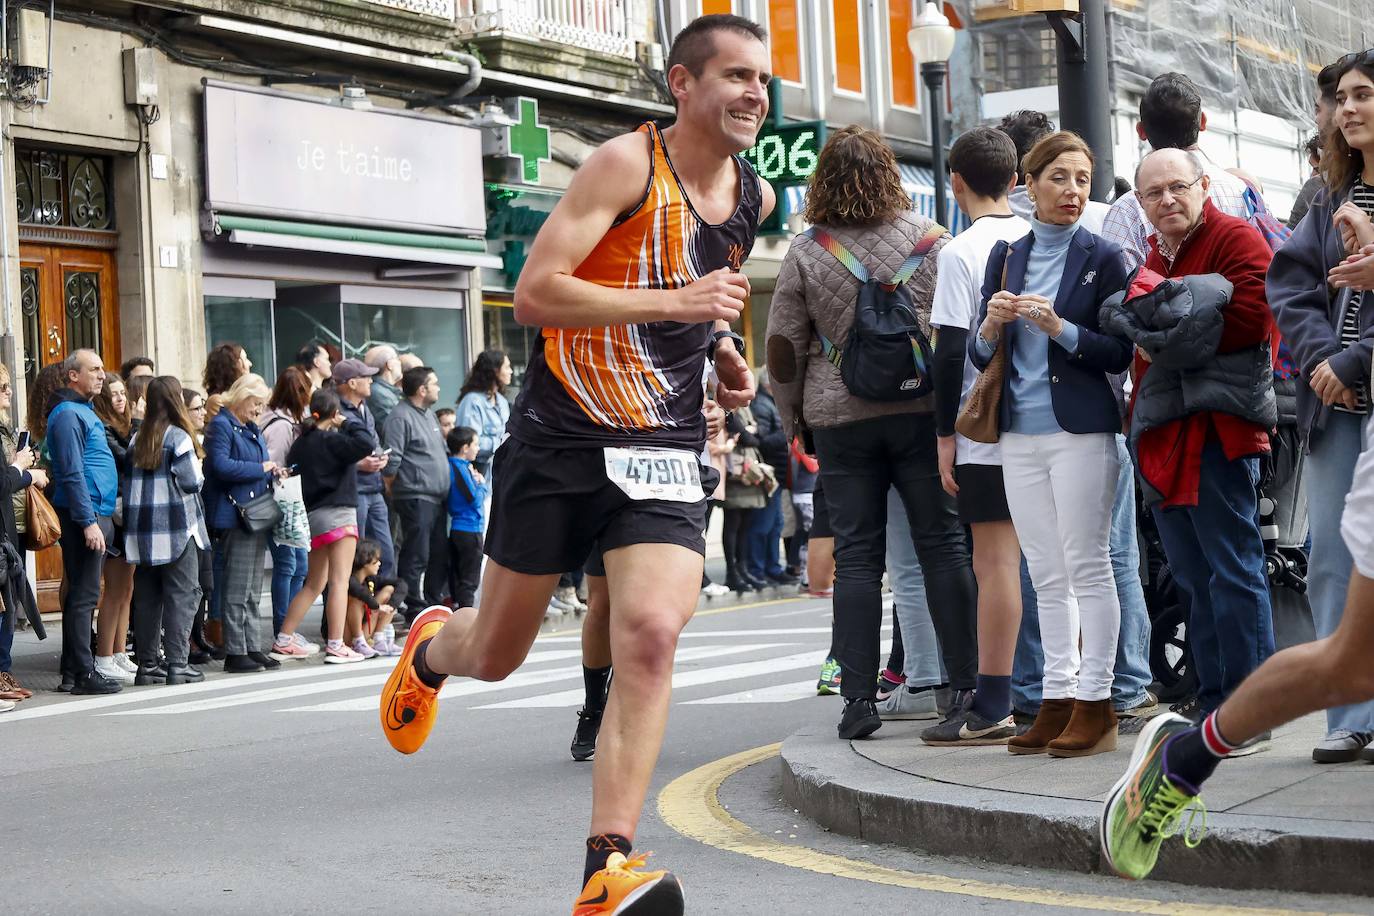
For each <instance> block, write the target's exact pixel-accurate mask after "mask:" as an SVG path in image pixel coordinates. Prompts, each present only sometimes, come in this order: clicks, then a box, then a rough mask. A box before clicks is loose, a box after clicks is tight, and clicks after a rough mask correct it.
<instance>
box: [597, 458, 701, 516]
mask: <svg viewBox="0 0 1374 916" xmlns="http://www.w3.org/2000/svg"><path fill="white" fill-rule="evenodd" d="M605 454H606V477H607V479H608V480H610V481H611V483H613V484H615V485H616V486H617V487H619V488H620V489H621V491H622V492H623V493H624V494H625V495H626V496H628V497H630V499H633V500H641V499H666V500H668V501H669V502H675V503H695V502H700V501H701V500H702V498H703V494H702V491H701V468H700V466H699V465H698V464H697V456H696V455H694V454H692V453H691V452H685V451H679V450H678V449H670V448H607V449H605Z"/></svg>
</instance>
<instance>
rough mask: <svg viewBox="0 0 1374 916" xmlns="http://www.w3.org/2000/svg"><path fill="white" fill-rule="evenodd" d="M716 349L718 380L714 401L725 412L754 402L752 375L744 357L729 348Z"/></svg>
mask: <svg viewBox="0 0 1374 916" xmlns="http://www.w3.org/2000/svg"><path fill="white" fill-rule="evenodd" d="M724 344H725V342H724V341H721V345H720V346H717V347H716V378H717V379H719V380H720V384H719V386H717V388H716V401H717V403H719V404H720V406H721V407H724V408H725V409H726V410H739V409H740V408H741V407H745V406H747V405H748V404H749V402H750V401H752V400H754V373H753V372H751V371H749V364H748V363H747V362H745V360H744V355H743V354H742V353H740V351H738V350H736V349H735V345H734V343H733V342H732V343H731V344H730V346H728V347H727V346H725V345H724Z"/></svg>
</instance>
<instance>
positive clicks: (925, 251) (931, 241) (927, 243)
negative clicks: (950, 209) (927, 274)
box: [883, 223, 949, 289]
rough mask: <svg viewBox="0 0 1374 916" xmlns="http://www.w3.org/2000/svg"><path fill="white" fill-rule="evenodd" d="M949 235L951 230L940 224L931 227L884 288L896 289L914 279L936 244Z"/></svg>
mask: <svg viewBox="0 0 1374 916" xmlns="http://www.w3.org/2000/svg"><path fill="white" fill-rule="evenodd" d="M948 234H949V230H948V229H946V228H945V227H944V226H941V225H940V224H939V223H936V224H935V225H933V226H931V227H930V229H928V230H927V231H926V234H925V235H923V236H921V240H920V241H919V242H917V243H916V247H915V248H914V249H912V251H911V254H910V255H908V256H907V259H906V260H905V261H903V262H902V266H901V267H899V268H897V272H896V273H895V274H893V275H892V279H891V280H889V281H888V282H887V283H884V284H883V286H885V287H887V288H888V289H896V288H897V287H899V286H901V285H902V284H903V283H905V282H906V281H908V280H910V279H911V278H912V277H914V276H915V275H916V271H918V270H920V269H921V265H922V264H924V263H925V260H926V256H927V255H929V254H930V252H931V249H933V248H934V247H935V243H936V242H938V241H940V239H942V238H944V237H945V236H946V235H948Z"/></svg>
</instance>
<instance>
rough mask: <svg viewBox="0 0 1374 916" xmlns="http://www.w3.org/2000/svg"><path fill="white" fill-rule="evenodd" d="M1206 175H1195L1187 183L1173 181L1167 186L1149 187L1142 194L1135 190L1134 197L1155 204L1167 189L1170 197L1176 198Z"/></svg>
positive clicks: (1161, 198)
mask: <svg viewBox="0 0 1374 916" xmlns="http://www.w3.org/2000/svg"><path fill="white" fill-rule="evenodd" d="M1206 177H1207V174H1206V173H1205V172H1204V173H1203V174H1201V175H1199V176H1197V177H1196V178H1194V179H1193V180H1192V181H1190V182H1188V183H1187V184H1184V183H1183V182H1181V181H1175V182H1174V183H1173V184H1171V185H1167V186H1165V187H1163V188H1152V189H1150V190H1149V191H1146V192H1145V193H1143V194H1142V193H1141V192H1139V191H1136V192H1135V194H1136V197H1139V198H1140V199H1141V200H1143V201H1145V203H1147V204H1157V203H1159V202H1160V201H1161V200H1163V199H1164V192H1165V191H1168V192H1169V196H1170V197H1175V198H1177V197H1182V196H1183V195H1184V194H1187V193H1188V189H1189V188H1191V187H1192V186H1193V185H1195V184H1197V183H1198V182H1199V181H1201V180H1202V179H1204V178H1206Z"/></svg>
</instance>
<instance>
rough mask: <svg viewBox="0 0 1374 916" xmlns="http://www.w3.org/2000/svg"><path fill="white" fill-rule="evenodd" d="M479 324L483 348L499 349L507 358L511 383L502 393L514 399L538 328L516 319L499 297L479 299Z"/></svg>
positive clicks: (535, 344)
mask: <svg viewBox="0 0 1374 916" xmlns="http://www.w3.org/2000/svg"><path fill="white" fill-rule="evenodd" d="M482 327H483V328H484V329H485V331H486V349H488V350H503V351H504V352H505V354H506V356H508V357H509V358H510V368H511V383H510V388H509V389H507V391H506V396H507V397H510V398H514V397H515V392H516V391H517V390H519V389H520V388H521V387H522V386H523V385H524V383H525V370H526V369H528V368H529V365H530V359H531V357H533V356H534V351H535V348H536V347H538V346H539V329H538V328H531V327H527V326H526V325H523V324H521V323H520V322H518V321H516V320H515V309H514V307H512V305H511V302H510V300H509V299H501V298H489V299H486V300H485V301H483V303H482Z"/></svg>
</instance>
